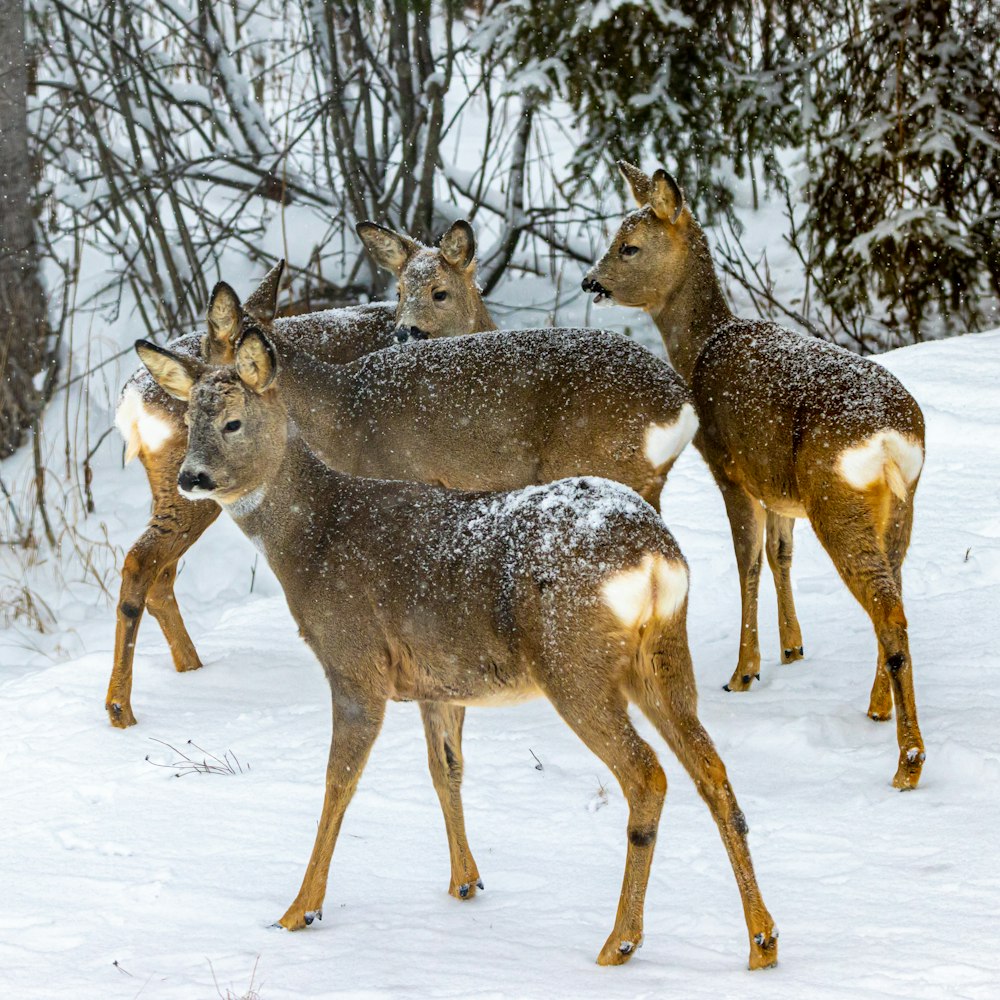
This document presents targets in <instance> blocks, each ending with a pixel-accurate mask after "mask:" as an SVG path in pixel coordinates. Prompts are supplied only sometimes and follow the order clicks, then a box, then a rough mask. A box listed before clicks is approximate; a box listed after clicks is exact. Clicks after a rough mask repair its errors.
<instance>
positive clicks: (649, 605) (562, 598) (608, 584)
mask: <svg viewBox="0 0 1000 1000" xmlns="http://www.w3.org/2000/svg"><path fill="white" fill-rule="evenodd" d="M465 339H466V340H470V341H472V342H478V339H479V338H465ZM461 340H462V338H459V340H457V341H450V343H459V342H461ZM433 343H435V342H433V341H432V342H431V344H433ZM437 343H449V342H448V341H439V342H437ZM417 346H426V345H417ZM136 349H137V351H138V353H139V356H140V358H141V359H142V361H143V363H144V364H145V365H146V366H147V367H148V369H149V371H150V372H151V374H152V376H153V377H154V378H155V379H156V381H157V382H158V383H159V384H160V386H161V387H162V388H163V389H164V390H165V391H166V392H168V393H170V394H171V395H172V396H174V397H175V398H177V399H179V400H181V401H184V402H186V403H187V406H188V410H187V414H188V423H189V435H188V445H187V452H186V454H185V457H184V461H183V464H182V467H181V473H180V482H181V488H182V490H184V492H185V493H187V494H188V495H189V496H191V497H192V498H196V499H198V500H199V501H201V500H204V501H208V502H214V503H216V504H217V505H219V506H220V508H222V509H224V510H225V511H226V512H227V513H228V514H229V516H230V517H232V518H233V519H234V521H235V522H236V524H237V525H238V527H239V528H240V530H241V531H243V532H244V534H245V535H247V536H248V537H249V538H250V539H252V540H253V541H254V543H255V544H256V545H258V546H259V547H260V549H261V550H262V551H263V553H264V555H265V557H266V558H267V560H268V563H269V564H270V566H271V568H272V569H273V571H274V572H275V575H276V576H277V578H278V580H279V582H280V584H281V586H282V588H283V590H284V593H285V597H286V599H287V603H288V607H289V610H290V611H291V614H292V617H293V619H294V620H295V622H296V624H297V625H298V627H299V630H300V632H301V634H302V636H303V637H304V638H305V640H306V642H307V643H308V645H309V646H310V648H311V649H312V651H313V653H314V654H315V655H316V657H317V659H318V660H319V661H320V664H321V665H322V667H323V670H324V672H325V674H326V677H327V680H328V681H329V685H330V691H331V696H332V714H333V721H332V738H331V744H330V753H329V757H328V762H327V770H326V787H325V798H324V803H323V808H322V813H321V817H320V821H319V828H318V830H317V834H316V840H315V844H314V847H313V851H312V855H311V857H310V859H309V862H308V865H307V867H306V870H305V874H304V876H303V880H302V884H301V887H300V889H299V891H298V893H297V895H296V897H295V899H294V900H293V901H292V903H291V905H290V906H289V907H288V908H287V910H286V912H285V913H284V915H283V916H282V917H281V918H280V920H279V921H278V926H280V927H282V928H284V929H286V930H289V931H297V930H300V929H302V928H304V927H306V926H309V925H311V924H313V923H314V922H315V921H317V920H320V919H321V918H322V916H323V904H324V899H325V894H326V885H327V876H328V872H329V867H330V862H331V857H332V854H333V851H334V848H335V845H336V842H337V837H338V834H339V832H340V829H341V824H342V821H343V818H344V814H345V811H346V809H347V806H348V804H349V802H350V800H351V797H352V796H353V794H354V791H355V789H356V788H357V784H358V781H359V779H360V777H361V774H362V771H363V769H364V766H365V762H366V760H367V758H368V755H369V752H370V750H371V748H372V746H373V744H374V742H375V739H376V737H377V736H378V733H379V730H380V727H381V725H382V721H383V717H384V714H385V711H386V706H387V704H388V702H389V701H416V702H418V704H419V706H420V711H421V715H422V716H423V719H424V722H425V726H426V730H427V735H428V763H429V766H430V770H431V776H432V779H433V784H434V786H435V789H436V791H437V794H438V798H439V801H440V805H441V808H442V811H443V814H444V819H445V826H446V831H447V838H448V843H449V853H450V857H451V878H450V887H449V892H450V894H451V895H453V896H455V897H456V898H458V899H466V900H467V899H471V898H473V897H474V896H475V894H476V889H477V888H480V887H481V885H482V882H481V878H480V874H479V868H478V866H477V864H476V862H475V860H474V857H473V854H472V851H471V849H470V847H469V844H468V840H467V838H466V832H465V825H464V814H463V811H462V802H461V781H462V771H463V764H462V753H461V739H460V737H461V732H460V729H459V730H458V731H457V732H456V727H455V720H456V718H459V717H460V715H461V713H462V712H464V709H465V707H466V706H468V705H490V704H503V703H510V702H518V701H522V700H524V699H528V698H532V697H537V696H541V695H544V696H545V697H547V698H548V699H549V701H550V702H551V703H552V704H553V706H554V707H555V709H556V710H557V712H558V713H559V714H560V715H561V717H562V718H563V720H564V721H565V722H566V723H567V724H568V725H569V726H570V728H571V729H572V730H573V731H574V732H575V733H576V734H577V735H578V736H579V737H580V738H581V740H582V741H583V742H584V743H585V744H586V745H587V746H588V747H589V748H590V750H591V751H592V752H593V753H595V754H596V755H597V756H598V757H599V758H600V759H601V760H602V761H603V762H604V763H605V764H606V765H607V766H608V767H609V768H610V769H611V770H612V772H613V773H614V775H615V777H616V778H617V779H618V781H619V782H620V784H621V787H622V791H623V793H624V796H625V798H626V800H627V801H628V805H629V819H628V831H627V833H628V837H627V857H626V862H625V875H624V880H623V884H622V890H621V896H620V900H619V905H618V911H617V916H616V918H615V923H614V926H613V928H612V931H611V933H610V935H609V936H608V938H607V941H606V942H605V944H604V946H603V947H602V948H601V950H600V953H599V955H598V958H597V961H598V963H599V964H601V965H621V964H624V963H625V962H627V961H628V960H629V959H630V958H632V956H633V955H634V954H635V951H636V950H637V949H638V947H639V946H640V944H641V943H642V940H643V907H644V899H645V893H646V887H647V882H648V878H649V872H650V865H651V862H652V856H653V849H654V846H655V842H656V838H657V832H658V826H659V818H660V812H661V809H662V806H663V802H664V798H665V795H666V777H665V774H664V771H663V769H662V767H661V766H660V764H659V761H658V760H657V758H656V755H655V753H654V751H653V749H652V748H651V747H650V746H649V744H648V743H646V741H645V740H643V739H642V738H641V737H640V736H639V734H638V733H637V732H636V730H635V729H634V727H633V725H632V723H631V721H630V719H629V716H628V711H627V709H628V704H629V702H633V703H635V704H636V705H637V706H638V707H639V708H640V709H641V710H642V712H643V713H644V714H645V715H646V716H647V717H648V718H649V719H650V720H651V722H652V723H653V725H654V726H655V728H656V729H657V730H658V731H659V733H660V734H661V736H662V737H663V738H664V739H665V740H666V741H667V744H668V745H669V746H670V748H671V749H672V750H673V752H674V754H675V755H676V756H677V758H678V759H679V760H680V762H681V764H682V766H683V767H684V768H685V769H686V770H687V771H688V773H689V774H690V776H691V778H692V780H693V781H694V783H695V787H696V788H697V789H698V791H699V793H700V795H701V797H702V798H703V799H704V801H705V803H706V805H707V806H708V808H709V810H710V812H711V813H712V816H713V818H714V820H715V822H716V824H717V827H718V830H719V833H720V835H721V837H722V840H723V843H724V845H725V847H726V850H727V852H728V855H729V859H730V863H731V866H732V868H733V872H734V875H735V877H736V882H737V885H738V887H739V891H740V894H741V898H742V903H743V909H744V916H745V920H746V925H747V932H748V936H749V941H750V955H749V966H750V968H752V969H755V968H761V967H765V966H769V965H773V964H774V963H775V962H776V961H777V938H778V934H777V929H776V928H775V925H774V921H773V919H772V918H771V915H770V913H769V912H768V911H767V909H766V907H765V905H764V902H763V899H762V897H761V893H760V889H759V887H758V885H757V881H756V876H755V875H754V871H753V864H752V861H751V858H750V853H749V848H748V846H747V832H748V826H747V822H746V820H745V818H744V815H743V813H742V811H741V810H740V807H739V805H738V803H737V800H736V797H735V794H734V792H733V790H732V787H731V785H730V782H729V779H728V777H727V773H726V769H725V765H724V764H723V762H722V760H721V759H720V757H719V755H718V753H717V751H716V749H715V747H714V745H713V743H712V740H711V738H710V737H709V735H708V733H707V732H706V731H705V729H704V728H703V727H702V725H701V723H700V721H699V719H698V714H697V692H696V688H695V680H694V673H693V668H692V664H691V656H690V652H689V649H688V643H687V635H686V614H687V593H688V568H687V564H686V563H685V561H684V558H683V556H682V555H681V552H680V550H679V548H678V546H677V544H676V542H675V541H674V539H673V537H672V536H671V534H670V532H669V531H668V530H667V528H666V526H665V524H664V523H663V521H662V520H661V518H660V517H659V515H658V513H657V512H656V511H655V510H654V509H653V508H652V507H651V506H650V505H649V504H648V503H647V502H646V501H644V500H643V499H642V498H641V497H640V496H639V495H638V494H636V493H635V492H633V491H632V490H630V489H629V488H628V487H626V486H624V485H621V484H618V483H614V482H611V481H609V480H604V479H598V478H593V477H583V478H567V479H562V480H559V481H556V482H554V483H552V484H546V485H540V486H538V485H536V486H528V487H525V488H521V489H518V490H513V491H506V492H502V491H501V492H489V491H461V490H453V489H449V488H446V487H442V486H436V485H432V484H428V483H419V482H402V481H391V480H382V479H372V478H364V477H357V476H352V475H348V474H345V473H343V472H339V471H336V470H335V469H332V468H331V467H329V466H327V465H325V464H324V463H323V462H321V461H320V459H319V457H318V456H317V455H316V454H315V453H314V452H313V451H312V450H311V449H310V447H309V445H308V443H307V438H306V436H305V434H304V433H303V432H302V429H301V428H298V427H296V424H295V421H294V418H293V416H292V407H290V406H289V405H287V400H286V398H285V391H286V389H287V388H288V386H289V383H293V382H294V377H293V376H291V375H290V373H289V372H288V371H287V370H283V369H282V366H281V364H280V362H279V361H278V359H277V358H276V356H275V354H274V351H273V346H272V344H271V343H270V342H269V341H268V340H267V339H266V338H265V337H264V336H262V335H261V333H260V332H259V331H258V330H255V329H249V330H247V331H246V332H245V333H244V335H243V337H242V339H241V340H240V341H239V343H238V346H237V349H236V358H235V364H234V365H227V366H216V365H210V364H206V363H205V362H203V361H201V360H200V359H197V358H191V357H188V356H184V355H181V354H179V353H174V352H171V351H169V350H167V349H164V348H161V347H157V346H156V345H154V344H151V343H148V342H144V341H139V342H138V343H137V344H136Z"/></svg>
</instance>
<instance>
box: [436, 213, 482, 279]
mask: <svg viewBox="0 0 1000 1000" xmlns="http://www.w3.org/2000/svg"><path fill="white" fill-rule="evenodd" d="M438 246H439V247H440V248H441V256H442V257H444V259H445V260H446V261H447V262H448V263H449V264H451V266H452V267H458V268H461V269H462V270H463V271H467V270H468V269H469V268H471V267H473V266H474V265H475V263H476V234H475V233H474V232H473V230H472V226H470V225H469V224H468V222H466V221H465V219H459V220H458V222H455V223H452V225H451V228H450V229H449V230H448V231H447V232H446V233H445V234H444V235H443V236H442V237H441V239H439V240H438Z"/></svg>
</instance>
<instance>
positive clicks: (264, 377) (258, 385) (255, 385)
mask: <svg viewBox="0 0 1000 1000" xmlns="http://www.w3.org/2000/svg"><path fill="white" fill-rule="evenodd" d="M236 374H237V375H239V377H240V381H241V382H242V383H243V384H244V385H245V386H247V387H248V388H250V389H253V391H254V392H258V393H259V392H264V391H265V390H266V389H269V388H270V387H271V385H273V384H274V379H275V376H276V375H277V374H278V358H277V355H276V354H275V352H274V346H273V345H272V344H271V342H270V341H269V340H268V339H267V338H266V337H264V336H263V334H261V333H258V331H256V330H249V331H247V333H246V334H245V335H244V337H243V339H242V340H241V341H240V342H239V344H238V345H237V347H236Z"/></svg>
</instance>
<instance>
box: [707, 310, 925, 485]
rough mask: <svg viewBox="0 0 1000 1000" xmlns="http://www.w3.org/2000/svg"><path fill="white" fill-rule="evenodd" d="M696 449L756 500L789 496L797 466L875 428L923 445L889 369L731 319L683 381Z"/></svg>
mask: <svg viewBox="0 0 1000 1000" xmlns="http://www.w3.org/2000/svg"><path fill="white" fill-rule="evenodd" d="M692 390H693V392H694V396H695V401H696V404H697V407H698V415H699V418H700V421H701V432H700V433H701V436H700V447H701V448H702V450H703V451H705V452H706V458H708V459H709V460H710V461H715V462H720V463H722V464H723V465H724V466H725V467H726V468H727V470H728V471H729V472H730V474H731V475H732V476H733V478H736V479H737V480H739V481H744V482H745V483H747V484H748V485H749V486H750V487H751V491H752V492H753V493H754V495H756V496H759V497H761V498H763V499H765V500H766V499H768V498H769V497H773V496H774V495H775V494H777V495H779V496H793V497H794V496H795V495H796V494H797V481H798V480H800V479H801V478H802V475H803V471H804V470H803V467H804V465H805V464H809V465H810V466H815V465H816V464H817V463H819V464H820V465H822V464H824V463H832V462H834V461H835V460H836V459H837V457H838V456H839V455H840V453H841V452H843V451H844V449H846V448H849V447H851V446H853V445H856V444H858V443H860V442H862V441H864V440H866V439H868V438H870V437H871V436H872V435H873V434H874V433H876V432H878V431H881V430H895V431H898V432H899V433H900V434H902V435H904V436H906V437H907V438H909V439H911V440H913V441H915V442H918V443H921V444H922V442H923V431H924V425H923V416H922V414H921V412H920V408H919V406H918V405H917V403H916V401H915V400H914V399H913V397H912V396H911V395H910V394H909V393H908V392H907V391H906V389H905V388H904V387H903V385H902V383H900V381H899V380H898V379H897V378H896V377H895V376H894V375H893V374H892V373H891V372H889V371H888V369H886V368H884V367H883V366H882V365H879V364H877V363H876V362H873V361H870V360H868V359H866V358H862V357H859V356H858V355H855V354H852V353H850V352H849V351H846V350H844V349H843V348H840V347H835V346H833V345H832V344H827V343H825V342H823V341H819V340H815V339H812V338H809V337H805V336H801V335H799V334H795V333H792V332H791V331H790V330H785V329H783V328H782V327H779V326H777V325H775V324H772V323H763V322H753V321H747V320H735V321H733V322H732V323H731V324H729V325H728V326H725V327H723V328H722V329H721V330H720V331H719V332H717V333H716V334H715V336H714V337H713V338H712V339H711V340H710V341H709V342H708V343H707V344H706V345H705V348H704V349H703V350H702V352H701V354H700V356H699V358H698V361H697V364H696V366H695V371H694V375H693V378H692Z"/></svg>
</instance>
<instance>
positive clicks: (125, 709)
mask: <svg viewBox="0 0 1000 1000" xmlns="http://www.w3.org/2000/svg"><path fill="white" fill-rule="evenodd" d="M104 707H105V708H106V709H107V712H108V720H109V721H110V722H111V725H112V726H114V727H115V729H128V727H129V726H134V725H135V722H136V719H135V716H134V715H133V714H132V706H131V705H130V704H129V703H128V702H119V701H109V702H108V703H107V704H106V705H105V706H104Z"/></svg>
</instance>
